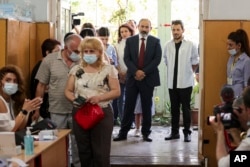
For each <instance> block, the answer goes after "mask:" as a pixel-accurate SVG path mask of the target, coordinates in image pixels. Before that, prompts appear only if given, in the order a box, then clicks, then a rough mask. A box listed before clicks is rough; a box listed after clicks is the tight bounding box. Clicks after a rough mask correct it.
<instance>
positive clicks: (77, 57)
mask: <svg viewBox="0 0 250 167" xmlns="http://www.w3.org/2000/svg"><path fill="white" fill-rule="evenodd" d="M69 58H70V59H71V60H72V61H73V62H76V61H79V60H80V56H79V55H78V54H76V53H75V52H72V53H71V55H70V56H69Z"/></svg>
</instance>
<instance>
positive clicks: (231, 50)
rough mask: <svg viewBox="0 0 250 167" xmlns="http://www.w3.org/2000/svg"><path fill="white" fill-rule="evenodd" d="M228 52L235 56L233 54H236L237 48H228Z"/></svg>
mask: <svg viewBox="0 0 250 167" xmlns="http://www.w3.org/2000/svg"><path fill="white" fill-rule="evenodd" d="M228 53H229V54H230V55H231V56H233V55H236V53H237V52H236V50H235V49H230V50H228Z"/></svg>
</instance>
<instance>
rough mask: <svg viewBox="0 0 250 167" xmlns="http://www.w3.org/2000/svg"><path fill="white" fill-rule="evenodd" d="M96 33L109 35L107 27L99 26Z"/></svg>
mask: <svg viewBox="0 0 250 167" xmlns="http://www.w3.org/2000/svg"><path fill="white" fill-rule="evenodd" d="M97 33H98V35H99V36H109V35H110V32H109V29H108V27H101V28H99V29H98V31H97Z"/></svg>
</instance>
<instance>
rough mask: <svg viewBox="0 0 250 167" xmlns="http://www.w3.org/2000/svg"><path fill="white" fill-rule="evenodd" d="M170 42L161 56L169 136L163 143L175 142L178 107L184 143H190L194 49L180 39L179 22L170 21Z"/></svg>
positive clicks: (182, 37) (181, 34) (192, 44)
mask: <svg viewBox="0 0 250 167" xmlns="http://www.w3.org/2000/svg"><path fill="white" fill-rule="evenodd" d="M171 29H172V35H173V39H172V40H170V41H169V42H167V44H166V45H165V47H164V54H163V57H164V59H165V64H166V65H167V85H168V89H169V96H170V103H171V115H172V120H171V126H172V127H171V134H170V135H169V136H167V137H166V138H165V140H172V139H179V138H180V134H179V120H180V106H181V107H182V112H183V126H184V129H183V134H184V142H190V141H191V130H190V126H191V113H190V110H191V109H190V101H191V93H192V89H193V85H194V71H195V70H196V68H197V67H198V64H199V55H198V47H197V46H196V45H195V44H194V43H193V42H192V41H189V40H186V39H184V36H183V33H184V26H183V22H182V21H181V20H174V21H172V26H171Z"/></svg>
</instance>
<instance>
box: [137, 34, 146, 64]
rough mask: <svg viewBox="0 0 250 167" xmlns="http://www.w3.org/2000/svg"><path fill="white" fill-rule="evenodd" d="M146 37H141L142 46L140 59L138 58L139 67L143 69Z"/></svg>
mask: <svg viewBox="0 0 250 167" xmlns="http://www.w3.org/2000/svg"><path fill="white" fill-rule="evenodd" d="M144 40H145V39H144V38H141V47H140V52H139V59H138V68H139V69H142V68H143V64H144V53H145V42H144Z"/></svg>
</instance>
